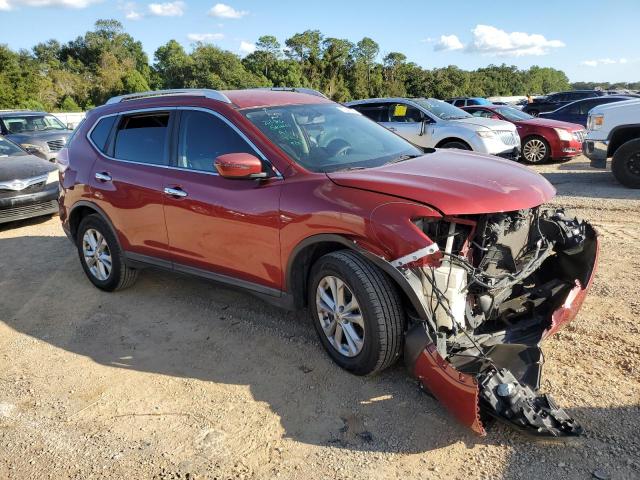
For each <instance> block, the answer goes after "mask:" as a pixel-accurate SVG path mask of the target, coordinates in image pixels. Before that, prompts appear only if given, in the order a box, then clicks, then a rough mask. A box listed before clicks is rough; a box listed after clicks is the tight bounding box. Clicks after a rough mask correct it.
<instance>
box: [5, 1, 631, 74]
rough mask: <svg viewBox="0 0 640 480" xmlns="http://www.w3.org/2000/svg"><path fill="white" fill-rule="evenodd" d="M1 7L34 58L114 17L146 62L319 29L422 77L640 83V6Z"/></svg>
mask: <svg viewBox="0 0 640 480" xmlns="http://www.w3.org/2000/svg"><path fill="white" fill-rule="evenodd" d="M223 2H224V3H220V2H217V1H215V0H213V1H206V0H176V1H171V0H168V1H165V0H152V1H140V0H135V1H130V0H0V43H4V44H7V45H8V46H9V47H11V48H13V49H19V48H27V49H30V48H31V47H33V46H34V45H35V44H37V43H38V42H43V41H46V40H49V39H56V40H58V41H60V42H63V43H64V42H67V41H69V40H72V39H74V38H76V37H77V36H79V35H82V34H84V32H86V31H87V30H90V29H92V28H93V24H94V22H95V21H96V20H97V19H101V18H114V19H117V20H119V21H121V22H122V24H123V25H124V28H125V30H126V31H127V32H128V33H130V34H131V35H133V37H134V38H135V39H137V40H140V41H141V42H142V44H143V46H144V49H145V51H146V52H147V53H148V54H149V58H150V59H152V58H153V52H154V51H155V49H156V48H157V47H158V46H160V45H162V44H164V43H166V42H167V41H168V40H170V39H175V40H177V41H178V42H180V43H182V44H183V45H184V46H185V48H187V49H189V48H191V46H192V45H193V43H194V42H196V41H204V42H208V43H212V44H215V45H217V46H219V47H221V48H224V49H227V50H231V51H233V52H235V53H237V54H239V55H246V54H247V53H248V52H250V51H252V49H253V48H255V42H256V40H257V39H258V37H260V36H261V35H274V36H275V37H277V38H278V40H280V42H281V43H283V44H284V40H285V39H286V38H288V37H290V36H291V35H293V34H294V33H297V32H302V31H304V30H307V29H318V30H320V31H321V32H322V33H323V34H324V35H325V36H327V37H338V38H346V39H348V40H351V41H353V42H357V41H358V40H360V39H361V38H362V37H365V36H368V37H371V38H373V39H374V40H375V41H376V42H378V43H379V45H380V51H381V57H382V56H384V55H385V54H386V53H388V52H392V51H398V52H402V53H404V54H405V55H407V57H408V60H409V61H412V62H415V63H417V64H418V65H420V66H422V67H424V68H434V67H443V66H447V65H457V66H458V67H460V68H463V69H475V68H478V67H483V66H486V65H489V64H491V63H494V64H501V63H506V64H508V65H516V66H518V67H520V68H528V67H530V66H531V65H540V66H545V67H554V68H558V69H561V70H563V71H564V72H565V73H566V74H567V75H568V77H569V80H570V81H572V82H576V81H598V82H603V81H609V82H622V81H625V82H635V81H640V49H638V41H637V40H636V39H635V38H634V37H635V35H636V33H637V19H638V18H640V1H638V0H619V1H612V2H609V1H606V0H600V1H592V0H581V1H572V0H563V1H560V2H558V1H554V2H551V1H549V2H547V1H545V0H539V1H537V2H532V1H528V2H518V1H514V0H510V1H501V0H499V1H495V0H494V1H489V2H487V1H485V2H480V1H473V0H468V1H463V0H450V1H445V2H443V1H430V0H421V1H420V0H419V1H415V0H414V1H411V2H409V1H405V0H395V1H388V0H387V1H379V0H368V1H355V0H352V1H349V0H340V1H335V0H322V1H316V2H310V1H308V0H298V1H291V0H281V1H276V0H272V1H266V0H253V1H252V0H223Z"/></svg>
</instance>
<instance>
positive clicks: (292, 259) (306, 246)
mask: <svg viewBox="0 0 640 480" xmlns="http://www.w3.org/2000/svg"><path fill="white" fill-rule="evenodd" d="M346 249H348V250H352V251H354V252H356V253H357V254H359V255H360V256H362V257H363V258H364V259H365V260H368V261H369V262H371V263H372V264H374V265H375V266H377V267H378V268H380V270H382V271H383V272H384V273H385V274H386V275H387V276H388V277H390V279H391V281H392V282H393V283H394V284H395V285H396V286H397V287H398V292H399V294H400V296H401V298H402V301H403V304H404V305H405V306H407V307H412V309H413V310H414V311H415V312H416V315H418V316H419V317H421V316H424V315H427V312H426V309H425V306H424V304H423V302H422V301H421V300H420V298H419V294H418V291H417V286H413V285H412V284H411V283H410V282H409V281H408V280H407V279H406V278H405V277H404V276H403V275H402V273H401V272H400V271H399V270H398V269H397V268H395V267H394V266H393V265H391V264H390V263H389V262H387V261H386V260H385V259H384V258H381V257H379V256H377V255H375V254H374V253H371V252H369V251H368V250H366V249H365V248H363V247H361V246H360V245H359V244H358V243H357V241H354V240H352V239H350V238H348V237H345V236H342V235H339V234H318V235H313V236H311V237H308V238H306V239H304V240H302V241H301V242H300V243H299V244H298V245H296V247H295V248H294V249H293V250H292V253H291V255H290V256H289V261H288V262H287V268H286V270H285V288H286V291H287V293H289V294H290V295H292V296H293V302H294V305H295V308H304V307H305V306H306V303H307V293H308V291H307V288H308V280H309V273H310V271H311V267H312V266H313V264H314V263H315V262H316V261H317V260H318V259H319V258H320V257H321V256H323V255H326V254H327V253H331V252H335V251H338V250H346Z"/></svg>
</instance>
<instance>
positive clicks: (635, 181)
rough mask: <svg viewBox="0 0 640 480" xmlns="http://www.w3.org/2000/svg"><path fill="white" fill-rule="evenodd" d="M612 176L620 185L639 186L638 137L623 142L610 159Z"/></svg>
mask: <svg viewBox="0 0 640 480" xmlns="http://www.w3.org/2000/svg"><path fill="white" fill-rule="evenodd" d="M611 171H612V172H613V176H614V177H615V178H616V180H618V181H619V182H620V183H621V184H622V185H624V186H625V187H629V188H640V139H636V140H630V141H628V142H626V143H623V144H622V145H621V146H620V147H618V149H617V150H616V153H614V154H613V160H612V161H611Z"/></svg>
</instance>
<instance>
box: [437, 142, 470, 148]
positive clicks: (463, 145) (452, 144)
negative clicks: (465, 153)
mask: <svg viewBox="0 0 640 480" xmlns="http://www.w3.org/2000/svg"><path fill="white" fill-rule="evenodd" d="M440 148H459V149H460V150H471V147H470V146H469V145H467V144H466V143H464V142H463V141H460V140H451V141H449V142H446V143H443V144H442V145H440Z"/></svg>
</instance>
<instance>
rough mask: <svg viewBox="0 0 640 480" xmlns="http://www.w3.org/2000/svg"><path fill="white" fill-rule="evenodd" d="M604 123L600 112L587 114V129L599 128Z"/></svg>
mask: <svg viewBox="0 0 640 480" xmlns="http://www.w3.org/2000/svg"><path fill="white" fill-rule="evenodd" d="M603 125H604V115H603V114H602V113H596V114H593V115H589V118H588V119H587V130H600V128H602V126H603Z"/></svg>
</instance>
